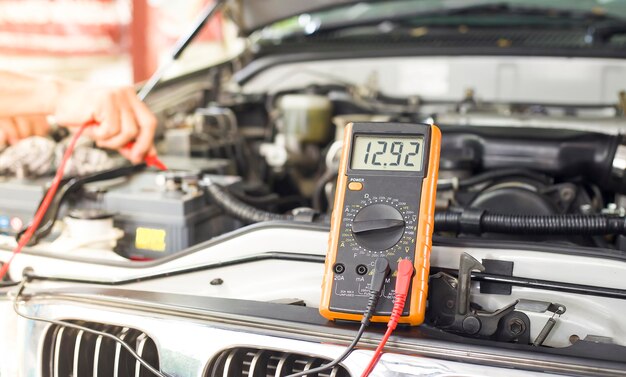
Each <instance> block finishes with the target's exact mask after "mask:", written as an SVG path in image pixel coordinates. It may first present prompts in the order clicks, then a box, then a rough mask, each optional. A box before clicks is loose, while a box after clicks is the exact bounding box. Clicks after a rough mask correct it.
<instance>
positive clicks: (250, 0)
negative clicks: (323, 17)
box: [227, 0, 364, 35]
mask: <svg viewBox="0 0 626 377" xmlns="http://www.w3.org/2000/svg"><path fill="white" fill-rule="evenodd" d="M362 2H364V1H363V0H289V1H285V0H229V1H228V9H227V12H228V13H229V15H230V17H231V18H232V20H233V21H234V22H235V23H236V24H237V26H238V27H239V30H240V32H241V33H242V34H244V35H248V34H250V33H252V32H253V31H255V30H256V29H259V28H261V27H263V26H267V25H269V24H271V23H273V22H276V21H280V20H282V19H285V18H289V17H292V16H296V15H299V14H302V13H308V12H316V11H320V10H323V9H328V8H334V7H337V6H342V5H349V4H356V3H362Z"/></svg>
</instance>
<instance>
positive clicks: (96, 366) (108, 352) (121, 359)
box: [41, 321, 159, 377]
mask: <svg viewBox="0 0 626 377" xmlns="http://www.w3.org/2000/svg"><path fill="white" fill-rule="evenodd" d="M68 322H71V323H73V324H77V325H80V326H83V327H87V328H89V329H92V330H96V331H101V332H106V333H108V334H111V335H114V336H116V337H119V338H120V339H122V340H124V341H125V342H126V343H127V344H128V345H129V346H130V347H131V348H133V349H134V351H135V352H137V354H139V355H141V356H142V357H143V358H144V359H145V360H146V362H147V363H148V364H150V365H152V366H153V367H155V368H157V369H159V355H158V350H157V347H156V343H154V341H153V340H152V338H150V336H148V335H147V334H145V333H143V332H141V331H139V330H135V329H132V328H126V327H119V326H112V325H107V324H102V323H95V322H82V321H68ZM43 350H44V352H43V353H42V369H41V371H42V373H41V376H42V377H78V376H85V375H91V376H94V377H114V376H115V377H144V376H148V375H150V376H151V375H152V374H151V373H150V372H149V371H148V370H147V369H146V368H144V367H141V365H140V364H139V363H138V362H137V361H136V360H135V358H134V357H133V356H132V355H131V354H130V353H129V352H128V351H127V350H126V349H124V348H123V347H122V346H120V345H119V343H117V342H115V341H113V340H112V339H109V338H107V337H105V336H102V335H95V334H93V333H91V332H88V331H86V330H75V329H73V328H69V327H64V326H59V325H53V326H51V327H50V328H49V329H48V333H47V335H46V337H45V340H44V347H43Z"/></svg>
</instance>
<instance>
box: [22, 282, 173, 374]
mask: <svg viewBox="0 0 626 377" xmlns="http://www.w3.org/2000/svg"><path fill="white" fill-rule="evenodd" d="M25 287H26V280H22V282H21V283H20V285H19V287H18V289H17V293H16V294H15V299H14V300H13V311H15V314H17V315H18V316H20V317H22V318H25V319H28V320H31V321H38V322H45V323H50V324H53V325H57V326H62V327H69V328H73V329H76V330H80V331H84V332H87V333H90V334H93V335H97V336H102V337H104V338H108V339H111V340H113V341H115V342H116V343H118V344H119V345H120V346H122V347H124V348H125V349H126V351H128V352H129V353H130V354H131V355H132V356H133V357H134V358H135V359H136V360H137V361H138V362H139V363H140V364H141V365H143V366H144V367H145V368H146V369H148V371H150V372H152V374H154V375H155V376H158V377H171V376H169V375H168V374H165V373H164V372H161V371H159V370H158V369H156V368H155V367H153V366H152V365H150V364H148V362H147V361H145V360H144V359H143V358H142V357H141V356H139V355H138V354H137V352H135V350H134V349H133V348H132V347H131V346H129V345H128V343H126V342H124V341H123V340H122V339H120V338H118V337H117V336H115V335H113V334H109V333H106V332H103V331H98V330H93V329H90V328H89V327H84V326H80V325H76V324H74V323H70V322H65V321H58V320H54V319H47V318H42V317H35V316H31V315H28V314H24V313H20V311H19V309H18V308H17V303H18V301H19V298H20V296H21V295H22V292H23V291H24V288H25Z"/></svg>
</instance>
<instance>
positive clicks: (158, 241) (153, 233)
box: [135, 227, 166, 251]
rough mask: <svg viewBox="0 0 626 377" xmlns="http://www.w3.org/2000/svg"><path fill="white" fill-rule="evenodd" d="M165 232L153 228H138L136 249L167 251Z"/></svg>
mask: <svg viewBox="0 0 626 377" xmlns="http://www.w3.org/2000/svg"><path fill="white" fill-rule="evenodd" d="M165 236H166V233H165V230H164V229H153V228H142V227H139V228H137V231H136V232H135V247H136V248H137V249H143V250H150V251H165Z"/></svg>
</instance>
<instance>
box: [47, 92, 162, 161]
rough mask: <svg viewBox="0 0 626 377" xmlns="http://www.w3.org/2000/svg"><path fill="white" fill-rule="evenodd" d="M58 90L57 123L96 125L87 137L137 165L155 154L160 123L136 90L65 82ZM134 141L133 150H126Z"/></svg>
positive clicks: (87, 132)
mask: <svg viewBox="0 0 626 377" xmlns="http://www.w3.org/2000/svg"><path fill="white" fill-rule="evenodd" d="M58 88H59V90H58V93H59V95H58V97H57V99H56V101H55V106H54V117H55V120H56V122H57V123H59V124H61V125H64V126H68V127H72V126H80V125H82V124H85V123H90V122H93V123H96V124H97V125H95V126H94V127H91V128H90V129H88V130H86V132H85V134H86V135H89V136H90V137H91V138H92V139H93V140H94V141H95V142H96V145H97V146H99V147H102V148H109V149H117V150H119V151H120V153H121V154H122V155H124V157H126V158H128V159H129V160H131V161H132V162H133V163H140V162H141V161H143V158H144V157H145V156H146V154H148V153H154V145H153V142H154V140H153V139H154V132H155V130H156V126H157V120H156V117H155V116H154V115H153V114H152V112H151V111H150V110H149V109H148V107H147V106H146V105H145V104H144V103H143V102H141V101H140V100H139V98H137V95H136V94H135V90H134V89H133V88H132V87H120V88H102V87H93V86H87V85H83V84H78V83H68V82H63V83H59V86H58ZM131 141H134V145H133V147H132V148H131V149H130V150H128V149H125V148H124V146H125V145H126V144H128V143H129V142H131Z"/></svg>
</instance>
